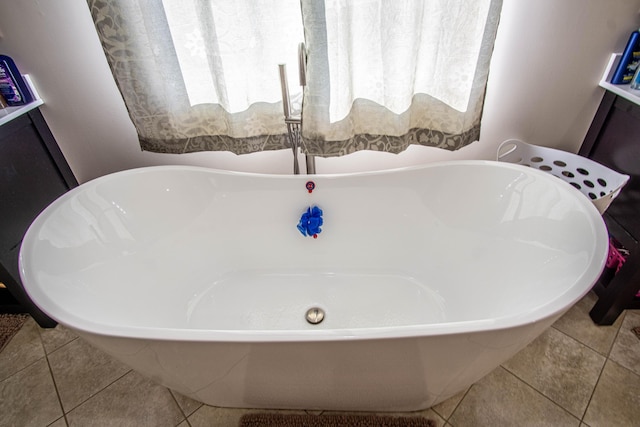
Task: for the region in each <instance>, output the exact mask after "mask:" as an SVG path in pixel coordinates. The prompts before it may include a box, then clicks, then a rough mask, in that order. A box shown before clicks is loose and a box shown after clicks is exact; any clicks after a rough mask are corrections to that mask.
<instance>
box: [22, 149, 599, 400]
mask: <svg viewBox="0 0 640 427" xmlns="http://www.w3.org/2000/svg"><path fill="white" fill-rule="evenodd" d="M308 181H309V182H308ZM314 208H317V209H314ZM607 248H608V239H607V232H606V229H605V225H604V223H603V221H602V219H601V217H600V215H599V214H598V211H597V210H596V209H595V207H594V206H592V204H591V202H590V201H589V200H588V199H587V198H585V197H584V196H583V195H582V194H580V193H579V192H578V191H577V190H575V189H574V188H573V187H571V186H570V185H568V184H566V183H565V182H563V181H561V180H560V179H557V178H555V177H553V176H551V175H549V174H546V173H543V172H540V171H537V170H533V169H528V168H525V167H523V166H517V165H511V164H507V163H498V162H484V161H457V162H446V163H436V164H432V165H427V166H423V167H415V168H406V169H400V170H395V171H387V172H375V173H359V174H352V175H340V176H337V175H336V176H322V175H317V176H312V177H310V176H299V175H298V176H275V175H271V176H270V175H257V174H244V173H232V172H221V171H216V170H211V169H205V168H196V167H182V166H166V167H165V166H162V167H151V168H143V169H137V170H130V171H125V172H119V173H115V174H112V175H108V176H104V177H102V178H98V179H96V180H93V181H91V182H88V183H86V184H83V185H81V186H80V187H78V188H76V189H74V190H72V191H70V192H69V193H67V194H65V195H63V196H62V197H60V198H59V199H58V200H57V201H55V202H54V203H52V205H51V206H49V207H48V208H47V209H46V210H45V211H44V212H43V213H42V214H41V215H40V216H39V217H38V218H37V219H36V220H35V221H34V223H33V224H32V226H31V228H30V229H29V231H28V232H27V234H26V236H25V239H24V242H23V245H22V248H21V253H20V264H21V274H22V279H23V282H24V286H25V288H26V290H27V292H28V294H29V295H30V297H31V298H32V299H33V301H34V302H35V303H36V304H37V305H38V306H39V307H40V308H41V309H42V310H43V311H44V312H46V313H47V314H48V315H50V316H51V317H52V318H54V319H56V320H57V321H59V322H60V323H61V324H63V325H65V326H67V327H68V328H70V329H72V330H74V331H76V332H77V333H78V334H79V335H80V336H81V337H83V338H84V339H86V340H87V341H89V342H90V343H92V344H94V345H95V346H97V347H99V348H101V349H102V350H104V351H105V352H107V353H109V354H111V355H113V356H114V357H116V358H118V359H120V360H121V361H123V362H124V363H126V364H128V365H130V366H131V367H132V368H133V369H135V370H137V371H139V372H141V373H143V374H145V375H147V376H148V377H150V378H152V379H154V380H155V381H157V382H159V383H161V384H163V385H165V386H167V387H169V388H171V389H174V390H176V391H178V392H180V393H182V394H184V395H186V396H189V397H191V398H193V399H197V400H200V401H202V402H205V403H208V404H211V405H215V406H226V407H254V408H306V409H334V410H375V411H385V410H388V411H408V410H417V409H422V408H426V407H429V406H431V405H433V404H436V403H438V402H440V401H442V400H444V399H447V398H448V397H450V396H452V395H454V394H456V393H457V392H459V391H461V390H463V389H465V388H466V387H468V386H469V385H471V384H472V383H473V382H475V381H477V380H478V379H480V378H481V377H482V376H484V375H485V374H487V373H489V372H490V371H491V370H493V369H494V368H496V367H497V366H498V365H499V364H500V363H502V362H504V361H505V360H507V359H508V358H509V357H511V356H512V355H514V354H515V353H516V352H517V351H519V350H520V349H522V348H523V347H524V346H526V345H527V344H528V343H529V342H531V341H532V340H533V339H534V338H535V337H536V336H538V335H539V334H540V333H541V332H542V331H543V330H544V329H545V328H547V327H548V326H550V325H551V324H552V322H554V321H555V320H556V319H557V318H558V317H560V316H561V315H562V314H563V313H564V312H565V311H566V310H567V309H568V308H569V307H570V306H571V305H572V304H574V303H575V302H576V301H577V300H579V299H580V298H581V297H582V296H583V295H584V294H585V293H586V292H588V290H589V289H590V288H591V286H592V285H593V283H594V282H595V281H596V280H597V278H598V275H599V274H600V272H601V270H602V268H603V265H604V262H605V259H606V255H607ZM312 307H316V308H318V310H316V311H315V312H313V313H312V316H311V318H312V319H311V320H315V321H317V320H319V318H320V317H321V315H322V313H324V319H323V321H322V322H320V323H316V324H311V323H309V322H308V321H307V320H306V318H305V314H306V312H307V310H308V309H310V308H312Z"/></svg>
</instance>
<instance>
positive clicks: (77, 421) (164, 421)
mask: <svg viewBox="0 0 640 427" xmlns="http://www.w3.org/2000/svg"><path fill="white" fill-rule="evenodd" d="M67 420H68V421H69V426H70V427H74V426H81V427H83V426H92V427H100V426H136V427H146V426H149V427H163V426H167V427H173V426H176V425H178V424H180V423H181V422H182V421H184V416H183V415H182V412H181V411H180V408H178V405H177V404H176V402H175V400H174V399H173V397H172V396H171V393H170V392H169V390H168V389H167V388H165V387H162V386H161V385H158V384H156V383H154V382H152V381H151V380H148V379H147V378H145V377H143V376H142V375H140V374H138V373H136V372H133V371H131V372H129V373H128V374H127V375H125V376H124V377H122V378H120V379H119V380H118V381H116V382H114V383H113V384H111V385H110V386H109V387H107V388H106V389H104V390H103V391H101V392H100V393H98V394H96V395H95V396H93V397H92V398H91V399H89V400H87V401H86V402H84V403H83V404H82V405H80V406H78V407H77V408H75V409H74V410H73V411H71V412H69V413H68V414H67Z"/></svg>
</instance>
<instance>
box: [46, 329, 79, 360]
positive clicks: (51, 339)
mask: <svg viewBox="0 0 640 427" xmlns="http://www.w3.org/2000/svg"><path fill="white" fill-rule="evenodd" d="M40 337H41V338H42V345H43V346H44V350H45V351H46V352H47V354H50V353H52V352H54V351H56V350H57V349H59V348H60V347H62V346H63V345H65V344H68V343H70V342H71V341H73V340H74V339H76V338H77V335H76V334H74V333H73V332H72V331H70V330H69V329H67V328H65V327H64V326H62V325H58V326H56V327H55V328H40Z"/></svg>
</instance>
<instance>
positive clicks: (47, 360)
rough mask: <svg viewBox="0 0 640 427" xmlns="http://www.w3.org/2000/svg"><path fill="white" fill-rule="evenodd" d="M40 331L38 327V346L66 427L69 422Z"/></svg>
mask: <svg viewBox="0 0 640 427" xmlns="http://www.w3.org/2000/svg"><path fill="white" fill-rule="evenodd" d="M40 329H41V328H40V327H38V336H39V337H40V345H41V346H42V351H43V352H44V359H45V361H46V362H47V368H48V369H49V376H50V377H51V382H53V388H54V390H55V391H56V397H57V398H58V404H59V405H60V411H62V418H64V423H65V425H66V426H67V427H68V426H69V420H67V413H66V412H65V411H64V406H63V405H62V399H61V398H60V391H59V390H58V383H57V382H56V377H55V376H54V375H53V369H51V362H49V353H48V352H47V349H46V348H45V346H44V342H43V341H42V331H41V330H40ZM58 419H59V418H58Z"/></svg>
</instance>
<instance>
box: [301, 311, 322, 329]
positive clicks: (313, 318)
mask: <svg viewBox="0 0 640 427" xmlns="http://www.w3.org/2000/svg"><path fill="white" fill-rule="evenodd" d="M304 317H305V319H307V322H309V323H311V324H312V325H317V324H318V323H320V322H322V321H323V320H324V310H323V309H321V308H320V307H311V308H310V309H309V310H307V314H305V316H304Z"/></svg>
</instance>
